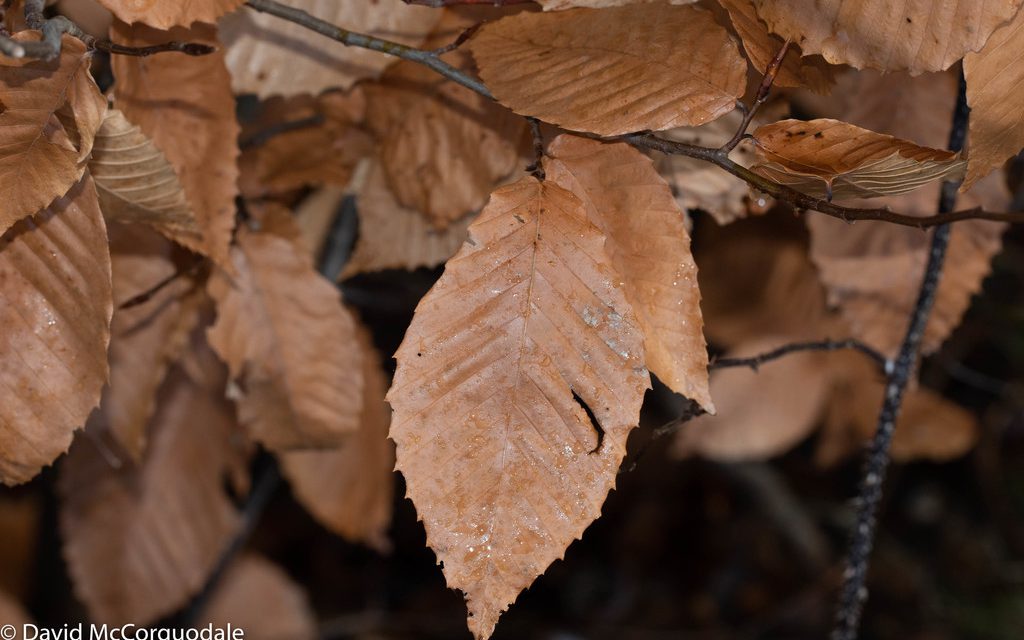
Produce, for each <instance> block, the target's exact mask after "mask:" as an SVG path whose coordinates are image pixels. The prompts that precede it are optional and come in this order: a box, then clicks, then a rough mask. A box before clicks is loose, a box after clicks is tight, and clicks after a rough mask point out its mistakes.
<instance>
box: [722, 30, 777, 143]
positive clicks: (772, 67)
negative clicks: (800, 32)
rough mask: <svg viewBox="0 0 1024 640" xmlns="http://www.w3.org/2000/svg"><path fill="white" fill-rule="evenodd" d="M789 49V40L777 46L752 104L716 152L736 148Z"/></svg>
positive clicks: (766, 98) (763, 100) (764, 99)
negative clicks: (777, 48)
mask: <svg viewBox="0 0 1024 640" xmlns="http://www.w3.org/2000/svg"><path fill="white" fill-rule="evenodd" d="M788 51H789V40H786V41H785V42H783V43H782V47H780V48H779V52H778V53H776V54H775V57H774V58H772V60H771V62H769V63H768V67H767V68H766V69H765V71H764V76H763V77H762V78H761V84H760V85H759V86H758V87H757V95H756V96H755V97H754V104H752V105H750V108H749V109H746V110H745V112H744V114H743V121H742V122H740V126H739V127H738V128H737V129H736V133H735V134H733V136H732V138H731V139H730V140H729V141H728V142H726V143H725V144H723V145H722V146H721V148H720V149H719V150H718V152H719V153H720V154H721V155H726V156H727V155H729V152H730V151H732V150H733V149H735V148H736V145H738V144H739V143H740V140H742V139H743V136H745V135H746V133H747V129H748V128H749V127H750V121H751V120H753V119H754V115H755V114H757V110H758V109H760V108H761V105H763V104H764V103H765V101H766V100H768V94H769V93H771V91H772V85H773V84H774V83H775V76H777V75H779V69H781V68H782V61H783V60H785V59H786V52H788Z"/></svg>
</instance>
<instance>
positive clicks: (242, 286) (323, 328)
mask: <svg viewBox="0 0 1024 640" xmlns="http://www.w3.org/2000/svg"><path fill="white" fill-rule="evenodd" d="M231 256H232V260H233V265H234V269H235V271H236V273H237V276H236V277H234V278H232V277H231V276H229V275H228V274H227V273H225V272H224V271H217V272H215V273H214V274H213V275H212V276H211V278H210V282H209V285H208V291H209V293H210V296H211V297H212V298H213V299H214V300H215V301H216V303H217V322H216V324H214V326H213V327H211V328H210V330H209V332H208V337H209V340H210V345H211V346H212V347H213V349H214V351H216V352H217V354H218V355H219V356H220V357H221V358H222V359H223V360H224V362H226V363H227V364H228V367H229V369H230V370H231V377H232V379H233V381H234V384H235V385H237V386H236V388H234V389H233V390H232V393H233V395H235V399H236V400H237V401H238V411H239V418H240V419H241V421H242V423H243V424H244V425H245V426H246V427H247V428H248V429H249V430H250V433H251V434H252V436H253V438H254V439H256V440H258V441H260V442H262V443H263V444H265V445H266V446H267V447H268V448H270V449H273V450H280V449H294V448H313V447H325V446H332V445H337V444H339V443H340V442H341V441H342V438H344V437H345V436H346V435H347V434H349V433H352V432H354V431H355V430H356V429H357V428H358V425H359V416H360V412H361V411H362V397H363V376H362V353H361V352H360V350H359V346H358V342H357V341H356V335H355V331H356V325H355V320H354V319H353V318H352V316H351V314H350V313H349V311H348V310H347V309H345V308H344V307H343V306H342V305H341V297H340V294H339V292H338V290H337V289H336V288H335V286H334V285H333V284H332V283H330V282H329V281H327V280H325V279H324V278H323V277H322V276H320V275H319V274H318V273H317V272H316V271H315V270H314V269H313V266H312V264H311V260H310V258H309V256H307V255H304V254H303V253H301V252H300V251H298V250H297V248H296V246H295V244H294V243H293V242H291V241H290V240H288V239H286V238H283V237H280V236H277V235H274V234H271V233H258V232H252V231H248V230H247V229H241V230H240V232H239V234H238V246H237V247H236V248H233V249H232V252H231Z"/></svg>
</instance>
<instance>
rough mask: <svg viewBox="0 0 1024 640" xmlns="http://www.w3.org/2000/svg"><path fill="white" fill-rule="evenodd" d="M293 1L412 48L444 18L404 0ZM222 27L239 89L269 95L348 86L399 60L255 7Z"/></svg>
mask: <svg viewBox="0 0 1024 640" xmlns="http://www.w3.org/2000/svg"><path fill="white" fill-rule="evenodd" d="M288 6H289V7H293V8H296V9H301V10H303V11H306V12H307V13H310V14H312V15H314V16H316V17H317V18H321V19H322V20H326V21H327V22H330V23H331V24H336V25H339V26H341V27H343V28H345V29H349V30H351V31H355V32H358V33H363V34H367V35H371V36H377V37H379V38H384V39H387V40H391V41H394V42H399V43H401V44H405V45H409V46H412V47H415V46H418V45H419V44H421V43H422V42H423V40H424V39H425V38H426V37H427V34H429V33H430V30H431V29H432V28H433V27H434V24H435V23H436V22H437V20H438V19H439V18H440V12H438V11H435V10H432V9H430V8H428V7H414V6H409V5H407V4H405V3H404V2H402V0H374V1H373V2H366V1H360V2H338V0H292V1H291V2H289V3H288ZM220 26H221V29H222V37H223V40H224V44H225V45H226V46H227V49H228V51H227V64H228V68H229V69H230V70H231V81H232V86H233V87H234V89H235V91H236V92H237V93H255V94H258V95H259V96H260V97H266V96H271V95H295V94H299V93H311V94H317V93H320V92H321V91H323V90H325V89H331V88H336V87H340V88H342V89H348V88H350V87H351V86H352V85H353V84H355V83H356V81H358V80H364V79H371V78H376V77H378V76H379V75H380V74H381V72H382V71H384V69H386V68H387V67H388V66H389V65H390V64H391V63H393V62H394V58H392V57H391V56H388V55H385V54H383V53H378V52H376V51H370V50H367V49H360V48H357V47H346V46H345V45H343V44H341V43H340V42H329V41H327V40H323V39H322V38H320V37H319V36H316V35H313V34H312V33H311V32H310V31H309V30H307V29H306V28H305V27H302V26H300V25H298V24H295V23H292V22H288V21H285V20H281V19H280V18H278V17H276V16H272V15H270V14H265V13H258V12H256V11H245V12H238V13H235V14H233V15H230V16H227V17H226V18H224V19H223V20H222V21H221V23H220Z"/></svg>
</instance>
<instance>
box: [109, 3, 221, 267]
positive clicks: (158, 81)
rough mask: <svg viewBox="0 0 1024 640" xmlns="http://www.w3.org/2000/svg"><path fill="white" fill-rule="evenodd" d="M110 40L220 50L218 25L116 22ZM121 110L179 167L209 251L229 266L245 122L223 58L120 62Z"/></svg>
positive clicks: (116, 68) (116, 62) (116, 61)
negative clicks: (241, 132)
mask: <svg viewBox="0 0 1024 640" xmlns="http://www.w3.org/2000/svg"><path fill="white" fill-rule="evenodd" d="M111 39H112V40H114V41H115V42H117V43H118V44H124V45H129V46H148V45H154V44H160V43H164V42H169V41H172V40H177V41H184V42H201V43H206V44H212V45H216V44H217V37H216V29H215V28H214V27H213V26H212V25H207V24H202V23H195V24H194V25H193V26H192V27H191V28H189V29H185V28H175V29H171V30H169V31H160V30H158V29H153V28H151V27H147V26H145V25H141V24H136V25H127V24H125V23H123V22H120V21H115V22H114V26H113V27H112V29H111ZM111 66H112V69H113V72H114V76H115V78H116V79H117V83H116V84H115V86H114V96H115V104H116V106H117V107H118V108H119V109H120V110H121V111H122V112H123V113H124V115H125V117H126V118H128V120H129V121H131V122H132V123H133V124H136V125H138V127H139V128H140V129H141V130H142V133H144V134H145V135H146V136H147V137H148V138H149V139H150V140H152V141H153V144H154V145H156V147H157V148H158V149H159V150H160V151H162V152H163V154H164V155H165V156H166V157H167V160H168V162H170V163H171V165H172V166H173V167H174V170H175V171H176V172H177V174H178V178H179V179H180V180H181V185H182V187H183V188H184V189H185V199H186V201H187V202H188V205H189V207H190V208H191V210H192V212H193V213H194V214H195V217H196V220H197V222H198V223H199V228H200V230H201V231H202V234H203V242H204V251H203V253H205V254H206V255H208V256H209V257H210V258H211V259H213V260H214V261H215V262H216V263H217V264H219V265H222V266H223V265H224V264H227V262H228V260H229V259H228V244H229V243H230V242H231V232H232V229H233V228H234V225H235V197H236V196H237V195H238V186H237V184H236V183H237V181H238V168H237V160H238V153H239V152H238V142H237V139H238V132H239V127H238V122H237V120H236V118H235V96H234V95H233V94H232V93H231V87H230V85H229V78H228V72H227V69H226V68H225V67H224V52H223V51H215V52H214V53H211V54H208V55H205V56H198V57H193V56H183V55H181V54H175V53H171V54H166V55H156V56H149V57H136V56H114V57H113V59H112V60H111Z"/></svg>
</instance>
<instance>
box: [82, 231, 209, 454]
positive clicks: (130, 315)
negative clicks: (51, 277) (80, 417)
mask: <svg viewBox="0 0 1024 640" xmlns="http://www.w3.org/2000/svg"><path fill="white" fill-rule="evenodd" d="M109 234H110V257H111V263H112V266H113V274H114V304H115V309H116V310H115V312H114V320H113V323H112V325H111V339H110V384H109V385H108V386H107V388H106V389H104V391H103V400H102V402H101V403H100V409H99V412H100V414H101V415H102V419H103V421H104V422H105V423H106V425H107V427H108V429H109V430H110V434H111V436H113V438H114V439H115V440H116V441H117V443H118V444H119V445H120V446H119V449H120V450H122V451H123V452H125V453H126V454H127V455H128V456H129V457H130V458H131V459H132V460H134V461H135V462H139V461H140V460H141V459H142V453H143V451H144V448H145V444H146V425H147V424H148V422H149V419H150V417H151V416H152V414H153V409H154V407H155V403H156V391H157V389H158V388H159V386H160V383H161V382H163V379H164V376H165V375H166V373H167V368H168V366H169V365H170V364H171V363H173V362H174V361H175V360H176V359H177V358H178V356H179V355H180V354H181V352H182V350H183V349H184V348H185V346H186V344H187V341H188V336H189V333H190V331H191V330H192V328H193V327H194V326H195V323H196V321H197V320H198V314H197V313H196V311H197V309H198V305H199V304H200V296H199V295H198V294H199V293H200V292H201V289H199V288H197V286H196V284H195V282H194V281H193V280H192V279H191V278H189V277H188V276H185V275H183V276H180V277H178V278H177V279H175V280H174V281H173V282H171V283H170V284H169V285H167V286H165V287H163V288H161V289H160V290H159V291H157V292H156V293H155V294H153V296H152V298H150V299H149V300H147V301H146V302H144V303H143V304H139V305H135V306H131V307H128V308H123V309H122V308H121V305H122V304H124V303H125V302H127V301H128V300H130V299H132V298H133V297H135V296H138V295H140V294H143V293H144V292H147V291H150V290H151V289H152V288H153V287H154V286H156V285H157V284H158V283H160V282H162V281H164V280H165V279H166V278H168V277H171V276H173V275H174V274H175V273H176V272H177V271H178V269H179V267H180V264H181V262H182V260H183V256H181V255H179V254H180V253H181V252H176V251H175V247H174V245H172V244H171V243H170V241H168V240H166V239H164V238H163V237H161V236H160V235H158V234H157V233H156V232H155V231H152V230H150V229H147V228H145V227H138V226H126V225H120V224H117V223H113V224H111V225H110V227H109Z"/></svg>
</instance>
